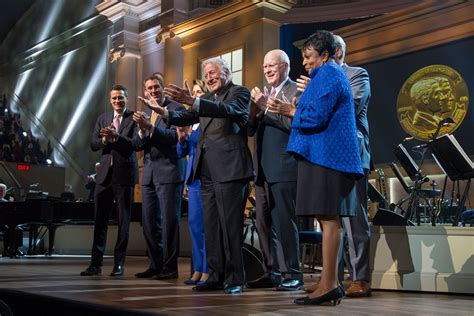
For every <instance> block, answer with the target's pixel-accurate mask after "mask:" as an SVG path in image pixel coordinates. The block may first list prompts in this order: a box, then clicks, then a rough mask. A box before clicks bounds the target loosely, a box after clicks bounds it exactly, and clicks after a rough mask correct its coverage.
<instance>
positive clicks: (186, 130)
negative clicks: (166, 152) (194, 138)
mask: <svg viewBox="0 0 474 316" xmlns="http://www.w3.org/2000/svg"><path fill="white" fill-rule="evenodd" d="M191 132H192V128H191V126H183V127H177V128H176V133H177V134H178V142H179V143H180V144H182V143H183V141H184V140H185V139H186V136H189V135H191Z"/></svg>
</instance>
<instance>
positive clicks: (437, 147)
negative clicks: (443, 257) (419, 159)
mask: <svg viewBox="0 0 474 316" xmlns="http://www.w3.org/2000/svg"><path fill="white" fill-rule="evenodd" d="M428 146H429V148H430V149H431V152H432V155H433V158H434V159H435V161H436V163H437V164H438V165H439V166H440V168H441V169H442V170H443V172H444V173H445V174H446V175H447V176H448V177H449V179H451V180H452V181H456V180H467V183H466V186H465V188H464V193H463V195H462V197H461V201H460V202H459V205H458V211H457V214H456V218H455V220H454V222H453V226H457V225H458V223H459V220H460V218H461V213H462V210H463V208H464V204H465V203H466V199H467V194H468V193H469V188H470V186H471V179H472V178H474V164H473V163H472V161H471V159H470V158H469V156H468V155H467V154H466V152H465V151H464V150H463V149H462V147H461V145H459V143H458V141H457V140H456V138H455V137H454V136H453V135H451V134H446V135H443V136H441V137H439V138H437V139H434V140H432V141H430V142H429V143H428Z"/></svg>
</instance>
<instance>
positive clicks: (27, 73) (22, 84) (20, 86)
mask: <svg viewBox="0 0 474 316" xmlns="http://www.w3.org/2000/svg"><path fill="white" fill-rule="evenodd" d="M32 70H33V69H28V70H27V71H25V72H23V73H21V74H20V76H19V78H18V81H17V82H16V86H15V91H14V96H13V97H12V98H11V99H10V100H11V101H10V108H11V109H12V112H13V113H19V112H20V110H19V108H18V105H17V102H18V100H19V98H20V94H21V91H23V88H24V87H25V84H26V82H27V81H28V78H29V77H30V75H31V71H32Z"/></svg>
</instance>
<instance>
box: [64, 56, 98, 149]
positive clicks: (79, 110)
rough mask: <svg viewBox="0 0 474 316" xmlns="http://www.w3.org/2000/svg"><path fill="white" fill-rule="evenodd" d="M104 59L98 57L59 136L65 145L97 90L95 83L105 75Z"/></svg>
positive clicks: (75, 130)
mask: <svg viewBox="0 0 474 316" xmlns="http://www.w3.org/2000/svg"><path fill="white" fill-rule="evenodd" d="M105 67H106V61H105V60H104V59H103V58H99V62H98V63H97V65H96V67H95V71H94V73H93V74H92V76H91V78H90V80H89V84H88V85H87V88H86V89H85V90H84V94H83V96H82V98H81V100H80V101H79V104H78V105H77V106H76V107H75V109H76V111H75V112H74V114H73V116H72V118H71V120H70V121H69V122H68V124H67V125H66V126H67V129H66V131H65V133H64V135H63V137H62V138H61V144H62V145H63V146H66V144H67V142H68V141H69V139H70V138H71V135H72V133H73V132H77V128H76V125H77V124H78V123H79V120H80V119H81V118H83V117H84V116H85V110H86V106H87V105H88V104H89V103H90V101H91V99H92V96H93V95H94V92H95V91H96V90H97V86H98V85H97V83H98V82H100V79H101V78H102V77H103V76H104V75H105Z"/></svg>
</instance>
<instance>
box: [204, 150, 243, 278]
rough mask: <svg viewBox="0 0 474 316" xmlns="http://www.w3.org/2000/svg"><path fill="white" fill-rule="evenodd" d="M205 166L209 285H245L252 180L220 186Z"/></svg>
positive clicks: (205, 221)
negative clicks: (246, 221) (246, 219)
mask: <svg viewBox="0 0 474 316" xmlns="http://www.w3.org/2000/svg"><path fill="white" fill-rule="evenodd" d="M203 160H204V161H203V162H202V166H201V196H202V205H203V211H204V235H205V239H206V256H207V265H208V270H209V279H208V282H215V283H219V284H223V285H224V286H233V285H243V284H244V283H245V272H244V265H243V259H242V246H243V227H244V209H245V202H246V200H247V196H248V180H247V179H243V180H236V181H230V182H217V181H214V180H213V179H212V177H211V173H210V172H209V169H208V168H212V166H208V165H207V164H206V162H205V159H203Z"/></svg>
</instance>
